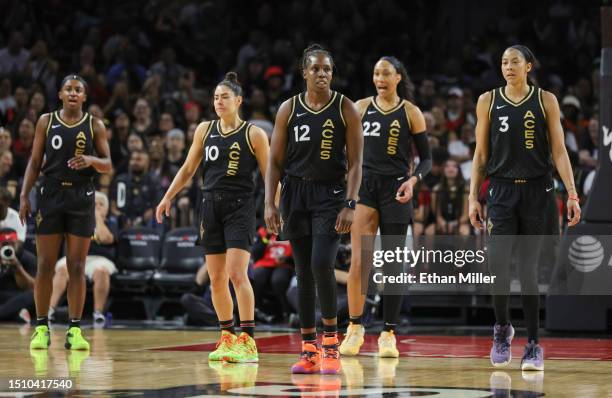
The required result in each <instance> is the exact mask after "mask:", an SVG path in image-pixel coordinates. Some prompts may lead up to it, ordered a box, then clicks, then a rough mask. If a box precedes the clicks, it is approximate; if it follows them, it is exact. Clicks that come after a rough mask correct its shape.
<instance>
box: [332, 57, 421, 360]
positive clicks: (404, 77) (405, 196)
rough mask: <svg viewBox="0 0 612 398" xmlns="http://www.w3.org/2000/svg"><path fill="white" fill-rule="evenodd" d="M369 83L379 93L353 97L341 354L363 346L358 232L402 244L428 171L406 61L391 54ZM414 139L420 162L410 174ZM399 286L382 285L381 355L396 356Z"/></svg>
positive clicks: (389, 245) (396, 267)
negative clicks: (358, 151)
mask: <svg viewBox="0 0 612 398" xmlns="http://www.w3.org/2000/svg"><path fill="white" fill-rule="evenodd" d="M373 82H374V86H375V88H376V92H377V95H376V96H375V97H368V98H365V99H362V100H359V101H357V108H358V110H359V113H360V115H361V123H362V125H363V137H364V146H363V180H362V181H361V188H360V190H359V203H358V204H357V210H356V212H355V221H354V222H353V227H352V228H351V248H352V255H351V268H350V270H349V278H348V296H349V313H350V314H349V315H350V324H349V326H348V329H347V332H346V336H345V338H344V341H343V342H342V345H341V346H340V352H341V353H342V354H343V355H344V354H346V355H357V354H358V353H359V348H360V347H361V345H362V344H363V336H364V328H363V326H362V325H361V315H362V313H363V305H364V303H365V294H364V292H363V291H362V286H361V283H362V281H363V282H365V281H366V278H363V274H364V273H367V271H364V272H362V264H361V263H362V259H361V255H362V235H370V236H374V235H376V233H377V231H378V228H379V227H380V233H381V235H383V242H382V243H383V246H385V247H384V248H383V250H395V246H398V247H404V245H405V236H406V233H407V231H408V224H409V223H410V218H411V215H412V192H413V188H414V185H415V184H416V183H417V182H418V181H419V180H421V179H422V178H423V177H424V176H425V175H426V174H427V173H428V172H429V170H431V151H430V149H429V143H428V141H427V134H426V133H425V119H424V118H423V114H422V113H421V111H420V110H419V108H418V107H416V106H415V105H414V104H412V103H411V102H410V101H408V100H406V97H407V96H408V94H409V92H408V90H409V87H408V84H409V80H408V74H407V73H406V69H405V68H404V65H402V63H401V62H400V61H399V60H398V59H397V58H395V57H382V58H380V60H379V61H378V62H377V63H376V65H375V66H374V74H373ZM413 142H414V143H415V146H416V148H417V151H418V155H419V159H420V162H419V164H418V165H417V167H416V169H415V170H414V173H411V172H410V167H411V163H412V160H413V159H412V153H411V152H412V144H413ZM385 236H387V237H385ZM372 243H373V241H372ZM372 249H373V247H371V248H369V249H367V250H368V251H371V250H372ZM401 268H402V264H396V263H389V264H385V269H384V271H385V273H394V274H398V275H399V273H400V272H401ZM400 288H401V287H400V286H393V288H392V287H391V286H385V293H386V294H385V296H384V299H383V318H384V322H385V325H384V330H383V331H382V333H381V335H380V337H379V339H378V352H379V355H380V356H381V357H395V358H397V357H398V356H399V351H398V350H397V348H396V342H395V336H394V332H395V326H396V325H397V320H398V318H399V311H400V308H401V304H402V294H401V293H402V291H401V290H400Z"/></svg>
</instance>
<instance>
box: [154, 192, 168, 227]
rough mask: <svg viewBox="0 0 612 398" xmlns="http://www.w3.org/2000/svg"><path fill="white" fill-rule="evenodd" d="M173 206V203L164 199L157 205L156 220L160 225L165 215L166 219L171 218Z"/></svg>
mask: <svg viewBox="0 0 612 398" xmlns="http://www.w3.org/2000/svg"><path fill="white" fill-rule="evenodd" d="M171 205H172V201H171V200H170V199H166V198H163V199H162V200H161V202H159V204H158V205H157V209H155V219H156V220H157V223H158V224H161V223H162V221H163V215H164V214H165V215H166V217H170V207H171Z"/></svg>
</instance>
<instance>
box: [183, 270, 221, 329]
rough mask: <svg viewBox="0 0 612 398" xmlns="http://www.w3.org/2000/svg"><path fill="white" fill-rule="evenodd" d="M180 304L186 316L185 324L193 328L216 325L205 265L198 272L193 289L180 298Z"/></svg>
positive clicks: (215, 315)
mask: <svg viewBox="0 0 612 398" xmlns="http://www.w3.org/2000/svg"><path fill="white" fill-rule="evenodd" d="M181 304H182V305H183V308H184V309H185V313H186V315H187V319H186V321H185V323H186V324H188V325H193V326H216V325H217V322H218V321H217V314H216V313H215V309H214V306H213V303H212V296H211V294H210V278H209V276H208V271H207V270H206V264H204V265H202V267H200V269H199V270H198V273H197V274H196V278H195V281H194V286H193V288H191V290H190V291H189V292H187V293H185V294H183V295H182V296H181Z"/></svg>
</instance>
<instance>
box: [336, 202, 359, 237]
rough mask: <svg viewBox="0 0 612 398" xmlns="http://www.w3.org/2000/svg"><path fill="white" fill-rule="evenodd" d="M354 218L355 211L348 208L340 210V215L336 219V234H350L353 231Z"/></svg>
mask: <svg viewBox="0 0 612 398" xmlns="http://www.w3.org/2000/svg"><path fill="white" fill-rule="evenodd" d="M354 217H355V210H353V209H349V208H348V207H345V208H343V209H342V210H340V214H338V218H336V232H338V233H339V234H348V233H349V232H350V231H351V225H353V218H354Z"/></svg>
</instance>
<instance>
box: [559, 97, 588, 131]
mask: <svg viewBox="0 0 612 398" xmlns="http://www.w3.org/2000/svg"><path fill="white" fill-rule="evenodd" d="M581 109H582V107H581V105H580V100H578V98H576V96H575V95H571V94H570V95H566V96H565V97H563V100H562V101H561V111H562V113H561V124H562V126H563V131H565V132H567V131H571V132H572V133H573V135H574V136H575V137H576V139H579V138H580V134H581V133H582V129H583V128H585V127H587V122H586V121H585V120H583V119H582V118H581V114H580V113H581Z"/></svg>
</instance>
